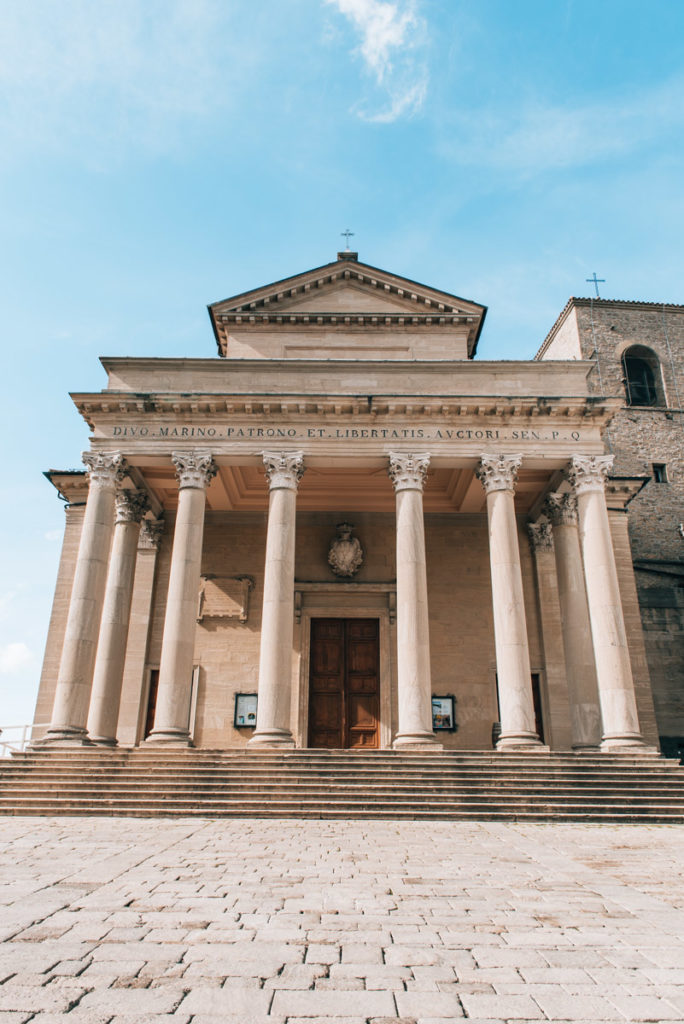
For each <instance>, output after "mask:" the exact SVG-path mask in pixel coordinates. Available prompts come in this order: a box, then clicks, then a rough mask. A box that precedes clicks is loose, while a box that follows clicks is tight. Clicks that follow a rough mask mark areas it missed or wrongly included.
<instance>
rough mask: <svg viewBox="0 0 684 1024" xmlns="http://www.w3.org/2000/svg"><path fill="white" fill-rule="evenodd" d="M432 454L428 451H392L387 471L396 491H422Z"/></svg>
mask: <svg viewBox="0 0 684 1024" xmlns="http://www.w3.org/2000/svg"><path fill="white" fill-rule="evenodd" d="M429 465H430V455H429V453H428V452H420V453H419V454H409V453H408V452H390V453H389V466H388V469H387V472H388V473H389V475H390V479H391V481H392V483H393V484H394V490H395V491H422V490H423V486H424V485H425V477H426V476H427V471H428V466H429Z"/></svg>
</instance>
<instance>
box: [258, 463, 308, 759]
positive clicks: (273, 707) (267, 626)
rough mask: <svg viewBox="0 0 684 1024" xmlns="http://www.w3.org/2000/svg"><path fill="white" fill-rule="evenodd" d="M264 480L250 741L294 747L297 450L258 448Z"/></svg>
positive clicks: (299, 470) (299, 465) (299, 473)
mask: <svg viewBox="0 0 684 1024" xmlns="http://www.w3.org/2000/svg"><path fill="white" fill-rule="evenodd" d="M263 459H264V465H265V467H266V475H267V478H268V481H269V487H270V494H269V505H268V529H267V533H266V565H265V569H264V603H263V611H262V616H261V644H260V653H259V688H258V693H259V699H258V704H257V724H256V730H255V732H254V735H253V736H252V738H251V740H250V741H249V744H248V746H250V747H294V745H295V744H294V738H293V736H292V731H291V728H290V705H291V689H292V641H293V636H294V570H295V533H296V520H297V486H298V483H299V480H300V479H301V476H302V474H303V472H304V461H303V458H302V453H301V452H286V453H278V452H275V453H274V452H264V455H263Z"/></svg>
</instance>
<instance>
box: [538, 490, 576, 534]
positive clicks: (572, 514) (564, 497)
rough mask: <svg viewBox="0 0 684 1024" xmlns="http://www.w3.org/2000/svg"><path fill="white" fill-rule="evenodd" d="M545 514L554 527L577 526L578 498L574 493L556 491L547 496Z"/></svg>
mask: <svg viewBox="0 0 684 1024" xmlns="http://www.w3.org/2000/svg"><path fill="white" fill-rule="evenodd" d="M544 514H545V515H546V516H548V517H549V519H550V520H551V522H552V523H553V525H554V526H575V525H576V523H577V498H576V497H575V495H574V494H573V493H572V491H567V492H563V491H555V492H551V494H547V495H546V501H545V502H544Z"/></svg>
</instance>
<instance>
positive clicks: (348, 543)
mask: <svg viewBox="0 0 684 1024" xmlns="http://www.w3.org/2000/svg"><path fill="white" fill-rule="evenodd" d="M353 529H354V527H353V526H352V524H351V523H340V524H339V525H338V527H337V537H335V539H334V540H333V541H331V543H330V550H329V551H328V563H329V565H330V568H331V569H332V571H333V572H334V573H335V575H336V576H354V575H355V573H357V572H358V570H359V567H360V565H361V563H362V562H363V548H362V547H361V543H360V541H359V538H358V537H352V530H353Z"/></svg>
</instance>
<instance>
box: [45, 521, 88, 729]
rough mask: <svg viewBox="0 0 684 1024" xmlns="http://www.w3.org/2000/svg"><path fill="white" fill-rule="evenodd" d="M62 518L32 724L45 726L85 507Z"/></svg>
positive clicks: (53, 694) (53, 693) (54, 686)
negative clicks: (59, 543)
mask: <svg viewBox="0 0 684 1024" xmlns="http://www.w3.org/2000/svg"><path fill="white" fill-rule="evenodd" d="M65 515H66V520H65V523H64V537H63V540H62V551H61V555H60V559H59V568H58V570H57V582H56V584H55V595H54V597H53V599H52V610H51V612H50V624H49V626H48V634H47V641H46V644H45V655H44V658H43V668H42V671H41V674H40V684H39V687H38V699H37V700H36V710H35V713H34V716H33V721H34V722H37V723H38V724H41V725H46V724H47V723H49V722H50V719H51V717H52V705H53V701H54V696H55V688H56V686H57V674H58V672H59V661H60V658H61V656H62V645H63V642H64V630H65V629H66V620H67V615H68V614H69V601H70V599H71V588H72V586H73V582H74V572H75V571H76V557H77V555H78V545H79V543H80V540H81V528H82V526H83V517H84V515H85V505H67V507H66V509H65ZM45 731H46V730H45V729H34V731H33V739H40V737H41V736H44V735H45Z"/></svg>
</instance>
